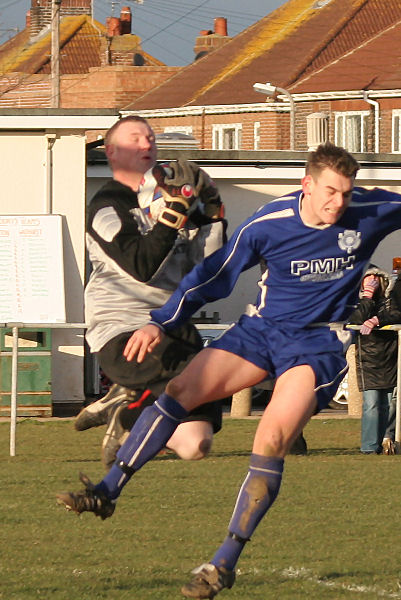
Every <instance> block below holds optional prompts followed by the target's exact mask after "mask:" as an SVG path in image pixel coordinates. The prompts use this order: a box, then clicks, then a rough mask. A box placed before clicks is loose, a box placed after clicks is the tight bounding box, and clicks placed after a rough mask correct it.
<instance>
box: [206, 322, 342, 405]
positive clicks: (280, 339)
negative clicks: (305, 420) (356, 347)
mask: <svg viewBox="0 0 401 600" xmlns="http://www.w3.org/2000/svg"><path fill="white" fill-rule="evenodd" d="M350 338H351V336H350V335H349V336H348V334H346V335H345V336H344V339H340V338H339V336H338V334H337V332H336V331H333V330H331V329H330V328H329V327H317V328H311V329H289V328H286V327H285V326H284V325H283V326H281V325H278V324H277V323H275V322H274V321H268V320H267V319H261V318H260V317H256V316H255V317H250V316H248V315H242V317H241V318H240V320H239V321H238V323H237V324H236V325H233V326H232V327H231V328H229V329H228V330H227V331H225V332H224V333H223V335H221V336H220V337H218V338H216V339H215V340H213V341H212V342H211V343H210V344H209V347H210V348H219V349H220V350H226V351H227V352H232V353H233V354H236V355H237V356H241V357H242V358H244V359H245V360H248V361H249V362H251V363H253V364H255V365H257V366H258V367H260V368H261V369H264V370H265V371H268V373H269V375H268V379H276V378H277V377H279V376H280V375H282V374H283V373H284V372H285V371H288V369H291V368H292V367H296V366H299V365H310V366H311V367H312V369H313V371H314V373H315V378H316V386H315V393H316V399H317V404H318V409H317V411H320V410H322V409H323V408H326V406H328V404H329V402H330V401H331V400H332V398H333V396H334V395H335V393H336V391H337V389H338V386H339V385H340V383H341V381H342V379H343V377H344V375H345V374H346V373H347V371H348V365H347V361H346V359H345V351H346V349H347V346H346V342H347V341H348V343H349V341H350Z"/></svg>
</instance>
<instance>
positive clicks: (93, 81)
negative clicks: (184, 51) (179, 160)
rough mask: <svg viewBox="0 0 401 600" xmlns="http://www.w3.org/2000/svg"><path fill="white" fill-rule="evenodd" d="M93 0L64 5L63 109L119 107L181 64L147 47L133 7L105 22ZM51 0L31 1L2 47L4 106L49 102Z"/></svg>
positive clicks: (66, 0) (0, 94)
mask: <svg viewBox="0 0 401 600" xmlns="http://www.w3.org/2000/svg"><path fill="white" fill-rule="evenodd" d="M91 11H92V7H91V0H62V2H61V6H60V108H118V107H121V106H124V105H125V104H127V102H130V101H132V100H133V99H135V98H137V97H138V96H140V95H142V94H143V93H144V92H146V91H148V90H149V89H151V88H153V87H155V86H156V85H158V84H159V83H160V82H162V81H164V80H165V79H167V78H169V77H171V75H173V74H175V73H176V72H177V71H179V70H181V69H182V67H168V66H166V65H164V64H163V63H162V62H160V61H159V60H157V59H156V58H154V57H152V56H150V55H149V54H147V53H146V52H144V51H143V49H142V47H141V40H140V38H139V37H138V36H137V35H134V34H132V33H131V10H130V8H129V7H123V8H122V9H121V14H120V16H119V17H109V18H108V19H107V23H106V26H104V25H103V24H102V23H99V22H98V21H96V20H94V19H93V18H92V13H91ZM50 22H51V0H39V1H38V2H37V1H36V0H32V6H31V9H30V11H28V13H27V18H26V27H25V29H24V30H23V31H21V32H20V33H18V34H17V35H16V36H14V37H13V38H12V39H10V40H9V41H7V42H6V43H4V44H2V45H1V46H0V108H9V107H12V108H47V107H50V106H51V98H50V95H51V81H50V60H51V30H50Z"/></svg>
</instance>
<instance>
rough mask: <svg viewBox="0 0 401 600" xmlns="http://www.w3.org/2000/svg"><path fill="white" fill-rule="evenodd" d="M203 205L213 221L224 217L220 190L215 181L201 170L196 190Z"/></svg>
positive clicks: (206, 213) (204, 210)
mask: <svg viewBox="0 0 401 600" xmlns="http://www.w3.org/2000/svg"><path fill="white" fill-rule="evenodd" d="M195 193H197V195H198V197H199V199H200V201H201V202H202V204H203V212H204V213H205V215H206V216H207V217H210V218H211V219H218V218H219V217H224V204H223V203H222V201H221V198H220V194H219V190H218V189H217V186H216V184H215V183H214V181H213V179H211V177H209V175H208V174H207V173H206V171H204V170H203V169H199V175H198V180H197V185H196V188H195Z"/></svg>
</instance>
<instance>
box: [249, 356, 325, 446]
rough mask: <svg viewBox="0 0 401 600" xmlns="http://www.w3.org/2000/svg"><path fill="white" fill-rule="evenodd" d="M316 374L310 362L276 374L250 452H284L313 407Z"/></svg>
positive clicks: (314, 404)
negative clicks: (268, 400) (278, 375)
mask: <svg viewBox="0 0 401 600" xmlns="http://www.w3.org/2000/svg"><path fill="white" fill-rule="evenodd" d="M316 406H317V402H316V396H315V374H314V371H313V369H312V367H310V366H309V365H299V366H296V367H293V368H291V369H289V370H288V371H286V372H285V373H283V374H282V375H280V377H278V379H277V381H276V384H275V386H274V391H273V394H272V398H271V400H270V402H269V404H268V405H267V407H266V409H265V411H264V413H263V416H262V419H261V420H260V422H259V426H258V428H257V431H256V434H255V440H254V446H253V452H255V453H256V454H262V455H266V456H269V455H272V456H285V454H286V453H287V452H288V450H289V448H290V446H291V444H292V442H293V441H294V439H295V438H296V437H297V436H298V435H299V434H300V433H301V431H302V429H303V428H304V427H305V425H306V423H307V422H308V421H309V419H310V418H311V416H312V415H313V414H314V413H315V411H316Z"/></svg>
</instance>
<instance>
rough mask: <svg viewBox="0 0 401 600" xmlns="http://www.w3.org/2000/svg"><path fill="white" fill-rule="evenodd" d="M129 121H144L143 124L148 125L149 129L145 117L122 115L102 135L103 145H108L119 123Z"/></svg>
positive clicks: (122, 123)
mask: <svg viewBox="0 0 401 600" xmlns="http://www.w3.org/2000/svg"><path fill="white" fill-rule="evenodd" d="M129 122H134V123H137V122H139V123H144V124H145V125H147V126H148V127H149V129H150V130H151V129H152V128H151V126H150V125H149V123H148V122H147V120H146V119H144V118H143V117H140V116H139V115H130V116H129V117H123V118H122V119H119V120H118V121H116V122H115V123H114V125H112V126H111V127H110V129H109V130H108V131H107V133H106V135H105V136H104V145H105V146H108V145H109V144H111V139H112V137H113V134H114V133H115V132H116V131H117V129H118V128H119V127H121V125H124V123H129Z"/></svg>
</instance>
